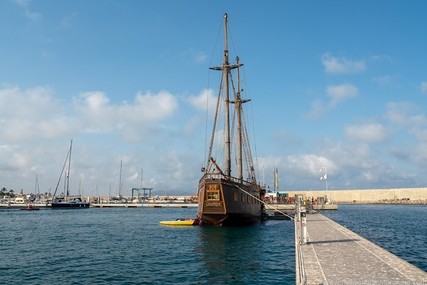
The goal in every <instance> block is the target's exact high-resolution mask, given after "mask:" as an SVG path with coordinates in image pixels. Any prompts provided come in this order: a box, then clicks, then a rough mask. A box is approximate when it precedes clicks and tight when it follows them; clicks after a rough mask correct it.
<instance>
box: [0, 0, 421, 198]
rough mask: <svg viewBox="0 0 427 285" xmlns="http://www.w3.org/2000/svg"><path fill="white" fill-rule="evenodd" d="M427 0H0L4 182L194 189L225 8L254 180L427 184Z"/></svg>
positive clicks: (94, 188)
mask: <svg viewBox="0 0 427 285" xmlns="http://www.w3.org/2000/svg"><path fill="white" fill-rule="evenodd" d="M425 11H427V2H425V1H416V0H414V1H403V0H402V1H395V0H392V1H390V0H378V1H368V0H360V1H338V0H337V1H271V2H269V3H267V4H266V3H264V4H261V2H260V1H223V0H220V1H218V0H216V1H166V0H158V1H118V0H117V1H115V0H106V1H54V0H45V1H30V0H15V1H14V0H4V1H1V2H0V35H1V38H0V187H6V188H7V189H13V190H14V191H16V192H18V191H20V190H21V189H23V190H24V192H34V189H35V180H36V175H37V177H38V182H39V187H40V191H41V192H49V191H51V192H53V190H54V189H55V186H56V184H57V182H58V178H59V176H60V173H61V168H62V165H63V163H64V160H65V157H66V154H67V151H68V147H69V144H70V140H71V139H73V156H72V170H71V180H70V184H71V187H72V189H71V192H74V193H77V192H78V191H81V192H83V194H90V195H101V194H109V193H111V194H118V181H119V176H120V175H119V172H120V162H121V161H122V163H123V174H122V181H123V189H124V190H123V191H124V194H130V191H129V189H130V188H131V187H139V186H140V185H141V173H143V175H142V178H143V179H142V180H143V185H144V186H145V187H153V188H154V190H155V193H156V194H164V193H166V194H172V193H174V194H183V195H192V194H195V193H196V187H197V182H198V179H199V178H200V175H201V172H200V167H201V166H202V165H203V164H204V159H205V157H206V146H205V142H206V135H207V134H210V128H206V125H207V123H206V114H207V112H206V109H207V108H206V106H207V104H206V102H207V98H209V102H213V100H214V99H215V98H214V97H215V96H216V94H217V91H218V90H217V89H218V84H217V82H216V79H217V74H213V73H212V72H209V70H208V67H209V66H212V65H218V64H219V63H220V61H221V53H222V51H221V50H222V48H223V47H222V45H221V43H222V39H221V36H220V33H221V32H222V18H223V14H224V12H227V13H228V14H229V24H230V35H231V43H230V52H231V53H232V55H233V56H235V55H236V54H237V55H239V57H240V58H241V61H242V62H243V63H244V64H245V68H244V76H243V77H244V81H245V89H244V94H243V96H244V97H246V98H250V99H252V101H251V103H250V107H249V108H250V109H251V110H252V112H251V113H252V115H251V118H250V121H252V122H253V123H254V126H253V127H252V129H253V132H252V136H253V141H254V142H255V146H256V148H255V152H254V155H255V156H256V159H255V160H256V162H257V165H258V166H257V169H258V171H259V175H258V179H259V181H261V182H263V183H265V184H267V185H269V186H270V187H272V185H273V171H274V168H278V171H279V177H280V179H279V181H280V182H279V183H280V185H279V189H281V190H306V189H325V186H326V185H325V181H321V180H320V176H322V175H323V174H324V173H323V172H319V169H321V167H326V169H327V172H328V177H327V178H328V180H327V181H328V187H329V189H356V188H357V189H360V188H401V187H424V186H426V185H427V175H425V169H426V167H427V114H426V106H427V104H426V101H427V69H426V66H427V52H426V51H427V40H426V36H425V28H426V27H427V17H426V16H425Z"/></svg>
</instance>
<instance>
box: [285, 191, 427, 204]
mask: <svg viewBox="0 0 427 285" xmlns="http://www.w3.org/2000/svg"><path fill="white" fill-rule="evenodd" d="M280 192H286V193H289V196H290V197H293V196H295V195H296V194H305V195H306V197H315V198H316V197H325V196H327V197H328V200H329V201H332V202H335V203H408V204H411V203H423V204H426V203H427V188H396V189H354V190H308V191H307V190H301V191H280Z"/></svg>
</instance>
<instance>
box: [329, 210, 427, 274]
mask: <svg viewBox="0 0 427 285" xmlns="http://www.w3.org/2000/svg"><path fill="white" fill-rule="evenodd" d="M322 214H324V215H325V216H327V217H329V218H330V219H332V220H334V221H335V222H337V223H339V224H340V225H342V226H345V227H347V228H348V229H350V230H352V231H353V232H355V233H357V234H359V235H360V236H363V237H364V238H366V239H368V240H370V241H371V242H373V243H375V244H377V245H379V246H381V247H382V248H384V249H386V250H388V251H390V252H391V253H393V254H395V255H397V256H399V257H400V258H402V259H404V260H406V261H408V262H409V263H411V264H413V265H415V266H416V267H418V268H420V269H422V270H424V271H426V272H427V219H426V218H427V205H340V208H339V210H338V211H325V212H322Z"/></svg>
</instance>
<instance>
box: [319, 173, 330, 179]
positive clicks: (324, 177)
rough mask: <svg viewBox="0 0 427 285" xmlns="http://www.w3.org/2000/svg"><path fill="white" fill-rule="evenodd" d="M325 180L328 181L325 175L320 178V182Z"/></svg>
mask: <svg viewBox="0 0 427 285" xmlns="http://www.w3.org/2000/svg"><path fill="white" fill-rule="evenodd" d="M327 179H328V176H327V175H326V174H325V175H323V176H322V177H320V180H327Z"/></svg>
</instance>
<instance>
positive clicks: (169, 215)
mask: <svg viewBox="0 0 427 285" xmlns="http://www.w3.org/2000/svg"><path fill="white" fill-rule="evenodd" d="M323 214H325V215H327V216H328V217H330V218H332V219H333V220H335V221H337V222H339V223H340V224H342V225H344V226H346V227H348V228H349V229H351V230H353V231H354V232H356V233H358V234H360V235H362V236H364V237H365V238H368V239H369V240H371V241H373V242H374V243H376V244H378V245H380V246H382V247H384V248H386V249H387V250H389V251H391V252H393V253H394V254H396V255H398V256H400V257H401V258H403V259H405V260H407V261H408V262H410V263H412V264H414V265H416V266H417V267H419V268H421V269H423V270H424V271H426V269H427V261H426V260H427V256H426V252H427V250H426V249H427V241H426V239H425V237H426V236H427V232H426V230H427V229H426V221H425V217H426V214H427V207H426V206H413V205H411V206H399V205H340V208H339V210H338V211H330V212H323ZM195 215H196V209H195V208H101V209H95V208H93V209H92V208H91V209H84V210H40V211H20V210H6V209H3V210H0V225H1V229H0V252H1V257H2V258H1V259H0V280H1V283H2V284H294V283H295V254H294V231H293V222H291V221H267V222H265V223H263V224H260V225H257V226H251V227H238V228H226V227H198V226H194V227H167V226H161V225H159V222H160V221H163V220H174V219H176V218H187V217H194V216H195Z"/></svg>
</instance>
